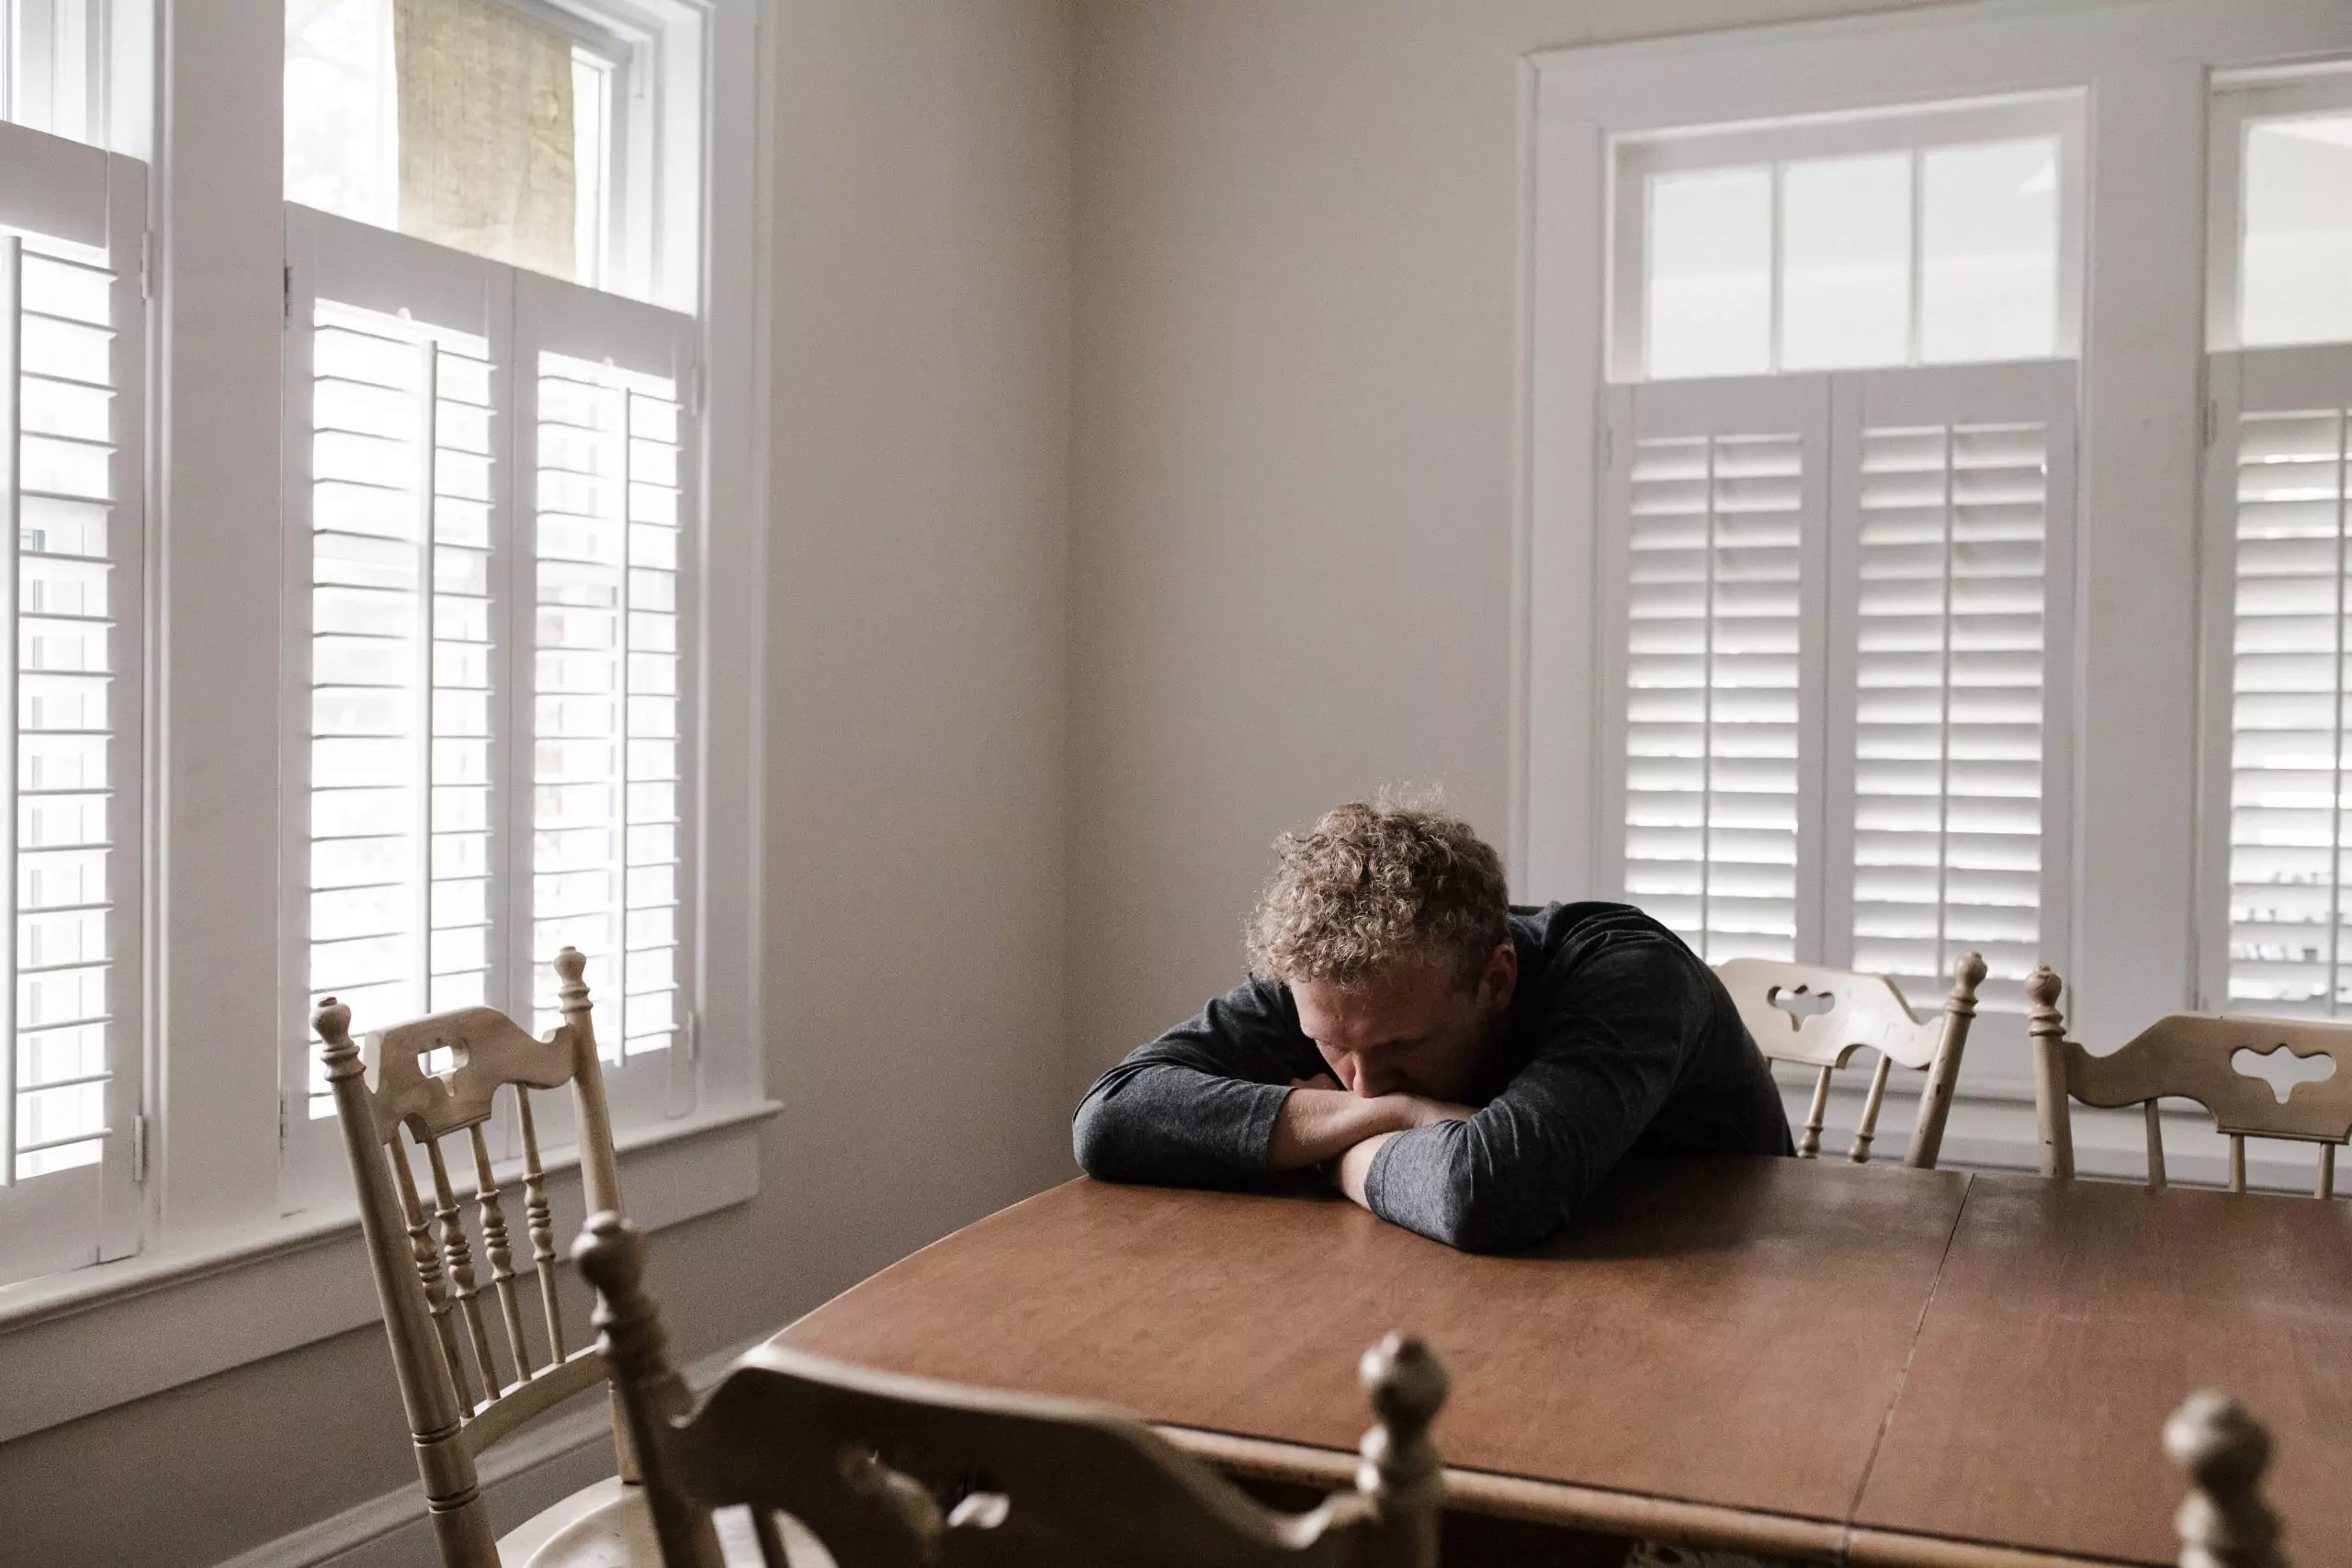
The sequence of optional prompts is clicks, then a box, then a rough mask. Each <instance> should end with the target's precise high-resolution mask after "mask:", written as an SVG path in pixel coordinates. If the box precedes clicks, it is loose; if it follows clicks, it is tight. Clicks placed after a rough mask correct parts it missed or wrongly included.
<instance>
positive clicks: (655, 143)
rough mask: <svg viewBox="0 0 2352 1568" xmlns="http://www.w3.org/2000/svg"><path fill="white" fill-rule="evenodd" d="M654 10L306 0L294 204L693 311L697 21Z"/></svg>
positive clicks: (292, 134)
mask: <svg viewBox="0 0 2352 1568" xmlns="http://www.w3.org/2000/svg"><path fill="white" fill-rule="evenodd" d="M648 9H649V11H650V13H651V14H653V15H657V16H661V17H666V19H667V21H668V25H667V26H666V27H662V28H650V27H648V26H646V25H645V24H644V23H643V22H642V21H637V20H632V19H631V18H633V17H639V15H640V13H639V10H638V9H637V8H635V7H630V8H627V9H626V10H623V9H618V8H616V10H615V11H614V13H613V14H612V15H609V16H606V15H603V14H599V13H596V12H594V11H592V10H588V9H586V8H582V9H579V10H574V9H571V8H559V7H558V6H555V5H553V4H550V3H548V0H288V5H287V7H286V124H287V135H286V194H287V198H288V200H291V201H296V202H300V203H301V204H303V205H305V206H308V207H312V208H316V209H319V210H321V211H324V212H332V213H334V214H337V215H338V216H341V217H345V218H350V219H354V220H357V221H359V222H363V223H368V224H373V225H375V226H376V227H378V228H383V229H396V230H399V231H401V232H403V233H407V234H413V235H415V236H416V237H418V238H420V239H425V240H430V241H433V242H434V243H438V244H445V245H449V246H452V247H455V248H457V249H459V250H463V251H467V252H469V253H471V254H476V255H481V256H486V257H489V258H491V259H492V260H495V261H503V262H506V263H509V264H511V265H515V266H520V267H527V268H529V269H531V270H533V271H536V272H540V273H544V274H546V275H548V276H551V277H560V278H563V279H566V280H568V281H572V282H577V283H581V284H583V285H586V286H588V287H590V288H606V289H611V290H614V291H616V292H619V293H624V294H629V295H633V296H636V297H638V298H639V299H658V300H661V301H662V302H664V303H668V304H671V305H673V306H674V307H677V308H681V309H691V308H692V307H693V305H694V303H695V283H696V280H695V270H696V265H697V264H696V255H697V247H696V244H695V228H696V220H695V213H696V202H697V200H698V191H697V188H696V162H697V160H696V151H697V143H696V142H695V141H684V142H679V141H676V140H675V131H676V130H678V129H679V127H678V126H677V125H676V123H675V122H676V120H677V118H678V116H679V114H680V112H681V109H682V108H683V110H684V113H685V115H686V116H687V117H689V118H688V124H689V125H690V124H691V116H692V113H693V106H694V102H695V98H696V97H697V96H698V95H699V89H700V82H699V70H700V51H699V48H698V33H699V26H700V23H699V13H698V11H696V10H695V8H693V7H690V6H684V5H683V4H669V5H657V6H652V7H650V8H648Z"/></svg>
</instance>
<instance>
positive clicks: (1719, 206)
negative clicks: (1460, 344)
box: [1611, 96, 2081, 380]
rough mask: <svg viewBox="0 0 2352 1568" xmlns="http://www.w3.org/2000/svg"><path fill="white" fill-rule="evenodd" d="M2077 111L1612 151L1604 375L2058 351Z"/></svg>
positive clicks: (1964, 111)
mask: <svg viewBox="0 0 2352 1568" xmlns="http://www.w3.org/2000/svg"><path fill="white" fill-rule="evenodd" d="M2078 120H2079V104H2078V100H2076V99H2075V98H2073V97H2071V96H2066V97H2053V98H2045V99H2040V100H2034V101H2030V102H2026V103H2016V104H2001V105H1994V106H1974V107H1952V108H1937V109H1926V110H1917V111H1906V112H1904V113H1901V114H1895V115H1880V116H1872V117H1867V118H1854V117H1849V118H1838V119H1833V120H1821V121H1814V122H1806V123H1792V124H1785V125H1780V126H1775V127H1771V128H1767V129H1756V128H1733V129H1727V130H1692V131H1684V132H1675V133H1670V134H1662V135H1651V136H1644V137H1640V138H1628V139H1624V140H1622V141H1619V143H1618V144H1617V148H1616V154H1615V160H1614V173H1615V177H1616V210H1615V214H1614V226H1613V228H1614V241H1613V245H1612V260H1613V262H1614V265H1615V269H1616V272H1615V275H1616V276H1617V277H1618V278H1619V279H1620V280H1621V286H1620V288H1619V290H1618V292H1617V296H1616V300H1615V306H1614V310H1613V311H1612V322H1611V324H1612V329H1613V332H1612V336H1613V344H1612V354H1611V365H1612V377H1613V378H1614V379H1618V380H1665V379H1674V378H1689V377H1702V376H1751V375H1764V374H1770V373H1773V372H1779V371H1797V370H1832V369H1849V368H1857V369H1858V368H1867V367H1878V366H1897V365H1953V364H1967V363H1976V362H1983V361H1987V360H2003V359H2042V358H2050V357H2053V356H2063V355H2069V354H2071V353H2072V352H2073V350H2074V341H2075V310H2073V308H2072V305H2071V301H2072V300H2073V299H2075V296H2076V294H2077V293H2078V292H2079V288H2078V284H2079V255H2080V245H2079V231H2080V228H2081V217H2080V211H2081V197H2080V188H2079V187H2080V184H2081V179H2080V136H2079V134H2078V133H2077V130H2076V126H2077V124H2078Z"/></svg>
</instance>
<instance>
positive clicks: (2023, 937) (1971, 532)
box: [1846, 423, 2049, 1009]
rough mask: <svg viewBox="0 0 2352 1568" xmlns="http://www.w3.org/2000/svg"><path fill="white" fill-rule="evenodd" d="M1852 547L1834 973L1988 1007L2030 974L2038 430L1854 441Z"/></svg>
mask: <svg viewBox="0 0 2352 1568" xmlns="http://www.w3.org/2000/svg"><path fill="white" fill-rule="evenodd" d="M1846 460H1849V461H1856V462H1858V463H1859V476H1858V484H1857V504H1858V510H1859V514H1860V515H1859V526H1858V530H1857V535H1858V536H1857V538H1856V544H1855V550H1856V568H1857V572H1858V576H1859V580H1860V581H1859V586H1858V593H1857V599H1856V604H1855V609H1856V624H1855V628H1854V632H1853V637H1854V639H1855V641H1854V647H1855V655H1854V660H1855V662H1854V673H1855V688H1856V689H1855V692H1854V694H1853V700H1854V773H1853V866H1854V871H1853V930H1852V935H1853V965H1854V967H1856V968H1858V969H1861V970H1865V971H1869V972H1873V973H1882V974H1886V975H1890V976H1894V977H1895V979H1896V980H1897V982H1898V983H1899V984H1901V985H1903V986H1904V987H1905V989H1906V991H1908V992H1909V993H1910V994H1912V995H1915V996H1917V995H1922V994H1924V995H1929V996H1932V995H1934V994H1935V993H1936V992H1938V991H1939V990H1940V989H1941V988H1942V987H1943V985H1944V983H1945V978H1946V976H1948V975H1949V973H1950V970H1951V964H1952V963H1953V961H1954V960H1955V959H1956V958H1957V957H1958V956H1959V955H1960V954H1961V953H1965V952H1968V951H1971V950H1974V951H1977V952H1980V953H1983V954H1984V955H1985V963H1986V965H1987V967H1988V969H1989V970H1990V974H1991V978H1990V979H1989V980H1988V982H1987V984H1986V987H1985V993H1984V994H1985V999H1986V1001H1987V1003H1988V1005H1991V1006H1996V1007H2007V1008H2009V1009H2016V1008H2019V1007H2021V1006H2022V1005H2023V991H2022V982H2023V980H2024V978H2025V976H2027V974H2028V973H2029V972H2030V970H2031V968H2032V967H2033V965H2034V964H2036V963H2038V962H2040V961H2041V952H2040V939H2041V917H2040V903H2041V834H2042V770H2043V757H2042V711H2043V683H2044V682H2043V661H2044V654H2045V649H2044V640H2045V637H2044V632H2045V627H2044V624H2043V623H2044V608H2043V606H2044V595H2045V592H2046V586H2045V561H2044V551H2045V540H2046V535H2047V516H2048V502H2049V463H2048V432H2047V430H2046V428H2045V427H2043V426H2042V425H2041V424H2038V423H2031V424H2029V423H2017V424H1964V423H1951V424H1937V425H1929V426H1922V427H1876V428H1867V427H1866V428H1864V429H1863V430H1862V432H1861V434H1860V452H1859V453H1858V454H1856V455H1855V456H1854V457H1850V458H1848V459H1846Z"/></svg>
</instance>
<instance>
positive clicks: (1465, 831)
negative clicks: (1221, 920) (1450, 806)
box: [1248, 793, 1510, 986]
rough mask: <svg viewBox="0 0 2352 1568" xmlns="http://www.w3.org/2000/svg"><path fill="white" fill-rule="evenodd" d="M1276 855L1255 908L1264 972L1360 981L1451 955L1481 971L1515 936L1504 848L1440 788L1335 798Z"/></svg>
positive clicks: (1254, 956) (1255, 949) (1255, 941)
mask: <svg viewBox="0 0 2352 1568" xmlns="http://www.w3.org/2000/svg"><path fill="white" fill-rule="evenodd" d="M1274 853H1275V855H1276V856H1277V857H1278V864H1277V865H1276V868H1275V871H1274V874H1273V877H1272V880H1271V881H1269V882H1268V883H1267V884H1266V886H1265V890H1264V891H1263V892H1262V893H1261V894H1260V895H1259V896H1258V908H1257V909H1256V910H1255V912H1253V913H1252V914H1251V915H1250V930H1249V938H1248V947H1249V953H1250V972H1251V973H1252V974H1254V975H1256V976H1258V977H1259V978H1261V979H1265V980H1282V981H1296V980H1319V981H1324V982H1328V983H1329V984H1332V985H1338V986H1354V985H1359V984H1362V983H1363V982H1364V981H1366V980H1368V979H1370V978H1372V977H1374V976H1378V975H1382V974H1385V973H1388V972H1391V971H1393V970H1394V969H1395V968H1396V967H1397V965H1399V964H1420V963H1428V962H1430V961H1432V960H1440V961H1442V960H1445V959H1449V958H1450V959H1452V960H1453V961H1454V962H1456V963H1458V964H1460V965H1461V966H1462V969H1463V972H1464V978H1465V979H1467V978H1474V977H1475V976H1476V975H1477V973H1478V970H1479V968H1480V966H1481V965H1483V964H1485V963H1486V961H1487V954H1488V953H1492V952H1493V951H1494V950H1495V948H1496V947H1497V946H1498V944H1500V943H1501V942H1504V941H1506V940H1508V938H1509V934H1510V927H1509V925H1508V923H1507V921H1508V919H1509V916H1510V889H1509V886H1508V885H1507V884H1506V883H1505V881H1504V879H1503V863H1502V857H1501V856H1499V855H1498V854H1497V853H1495V852H1494V851H1493V850H1492V849H1491V848H1489V847H1488V846H1487V842H1486V841H1485V840H1482V839H1480V838H1479V837H1478V835H1477V833H1476V831H1475V830H1473V829H1472V828H1471V826H1470V824H1468V823H1467V822H1464V820H1462V818H1459V817H1456V816H1454V815H1453V813H1451V812H1449V811H1447V810H1445V809H1444V808H1443V807H1442V805H1441V804H1440V803H1439V802H1438V801H1437V800H1436V799H1435V798H1433V797H1418V798H1415V797H1408V798H1402V799H1400V798H1397V797H1393V796H1391V795H1387V794H1385V793H1383V794H1382V795H1377V796H1375V797H1374V799H1372V800H1371V801H1369V802H1365V801H1351V802H1349V803H1348V804H1347V805H1345V806H1339V807H1332V808H1331V809H1330V810H1329V811H1327V812H1325V813H1324V814H1323V818H1322V820H1321V821H1319V822H1317V823H1316V824H1315V826H1314V827H1313V828H1312V829H1308V830H1307V831H1306V832H1304V833H1284V834H1283V836H1282V837H1281V838H1279V839H1277V840H1274Z"/></svg>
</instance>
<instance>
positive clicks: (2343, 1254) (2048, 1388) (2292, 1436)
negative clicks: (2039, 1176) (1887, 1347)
mask: <svg viewBox="0 0 2352 1568" xmlns="http://www.w3.org/2000/svg"><path fill="white" fill-rule="evenodd" d="M2198 1388H2218V1389H2222V1390H2223V1391H2225V1392H2227V1393H2231V1394H2233V1395H2235V1396H2236V1397H2237V1398H2238V1399H2239V1400H2240V1401H2241V1402H2242V1403H2243V1404H2245V1406H2246V1408H2247V1409H2248V1410H2249V1411H2251V1412H2252V1413H2253V1414H2254V1415H2255V1416H2256V1418H2257V1419H2259V1420H2260V1421H2262V1422H2263V1423H2264V1424H2265V1425H2266V1426H2267V1427H2269V1429H2270V1434H2271V1437H2272V1438H2273V1440H2274V1443H2275V1450H2274V1451H2275V1455H2276V1457H2275V1459H2274V1461H2273V1463H2272V1469H2271V1475H2270V1483H2269V1494H2270V1499H2271V1501H2272V1503H2273V1504H2274V1506H2277V1507H2278V1511H2279V1512H2280V1513H2281V1514H2282V1515H2284V1517H2285V1518H2286V1526H2287V1536H2286V1540H2285V1546H2286V1550H2287V1553H2288V1556H2289V1557H2290V1560H2291V1561H2294V1562H2306V1563H2324V1562H2352V1204H2346V1203H2344V1202H2314V1201H2312V1200H2311V1199H2309V1198H2286V1197H2274V1196H2267V1195H2261V1194H2256V1195H2250V1196H2249V1195H2241V1194H2233V1193H2224V1192H2213V1191H2194V1190H2181V1189H2179V1188H2171V1189H2167V1190H2162V1191H2150V1190H2146V1189H2144V1188H2141V1187H2137V1186H2126V1185H2121V1184H2116V1183H2109V1182H2092V1181H2072V1182H2050V1181H2041V1180H2036V1179H2020V1178H2008V1177H1995V1176H1979V1177H1977V1178H1975V1179H1974V1181H1973V1185H1972V1187H1971V1189H1970V1192H1969V1199H1968V1204H1967V1208H1966V1210H1965V1212H1964V1213H1962V1217H1961V1223H1960V1229H1959V1231H1958V1232H1957V1233H1956V1234H1955V1235H1954V1236H1953V1238H1952V1246H1951V1256H1950V1258H1948V1259H1947V1260H1946V1263H1945V1265H1944V1269H1943V1277H1942V1280H1941V1281H1940V1282H1939V1285H1938V1287H1937V1290H1936V1295H1935V1300H1934V1303H1932V1305H1930V1307H1929V1308H1928V1314H1927V1317H1926V1319H1925V1321H1924V1323H1923V1324H1922V1325H1921V1328H1920V1333H1919V1338H1918V1343H1917V1348H1915V1350H1914V1352H1913V1356H1912V1361H1911V1369H1910V1371H1909V1373H1908V1375H1907V1376H1906V1378H1905V1382H1904V1386H1903V1392H1902V1394H1901V1396H1900V1398H1899V1399H1898V1400H1897V1401H1896V1402H1895V1405H1894V1416H1893V1417H1892V1419H1891V1421H1890V1422H1889V1424H1888V1427H1887V1432H1886V1437H1885V1440H1884V1442H1883V1444H1882V1446H1881V1448H1880V1451H1879V1456H1878V1460H1877V1462H1876V1463H1875V1464H1874V1466H1873V1467H1872V1469H1871V1478H1870V1483H1869V1486H1868V1487H1867V1489H1866V1490H1865V1491H1864V1493H1863V1494H1862V1498H1861V1506H1860V1511H1859V1515H1858V1517H1857V1523H1858V1524H1860V1525H1861V1526H1864V1527H1876V1528H1881V1529H1899V1530H1904V1531H1907V1532H1913V1533H1926V1534H1933V1535H1939V1536H1946V1537H1957V1538H1962V1539H1968V1540H1990V1541H2001V1542H2006V1543H2009V1544H2012V1545H2017V1546H2023V1547H2029V1548H2038V1549H2041V1550H2043V1551H2063V1552H2071V1553H2076V1554H2081V1555H2086V1556H2098V1557H2110V1558H2122V1559H2129V1560H2134V1561H2138V1562H2160V1563H2161V1562H2173V1561H2175V1559H2176V1558H2177V1554H2178V1552H2179V1542H2178V1540H2177V1537H2176V1536H2175V1535H2174V1533H2173V1514H2174V1511H2175V1510H2176V1509H2177V1507H2178V1506H2179V1504H2180V1498H2181V1486H2182V1483H2181V1477H2180V1473H2179V1472H2178V1471H2177V1470H2175V1469H2174V1468H2173V1467H2172V1466H2171V1465H2170V1464H2169V1463H2166V1462H2165V1461H2164V1459H2163V1457H2162V1453H2161V1450H2159V1448H2158V1434H2159V1433H2160V1432H2161V1430H2162V1429H2163V1426H2164V1421H2165V1416H2167V1415H2168V1414H2170V1412H2171V1411H2172V1410H2173V1409H2174V1408H2175V1407H2176V1406H2177V1405H2178V1404H2180V1402H2181V1400H2182V1398H2183V1397H2184V1396H2185V1395H2187V1394H2188V1393H2189V1392H2191V1391H2192V1390H2194V1389H2198Z"/></svg>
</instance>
